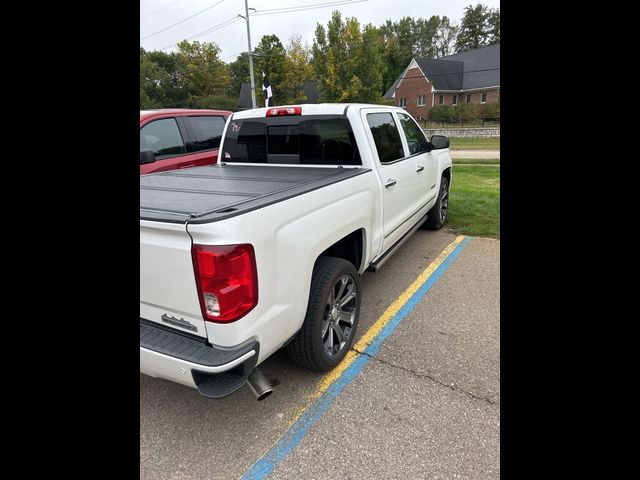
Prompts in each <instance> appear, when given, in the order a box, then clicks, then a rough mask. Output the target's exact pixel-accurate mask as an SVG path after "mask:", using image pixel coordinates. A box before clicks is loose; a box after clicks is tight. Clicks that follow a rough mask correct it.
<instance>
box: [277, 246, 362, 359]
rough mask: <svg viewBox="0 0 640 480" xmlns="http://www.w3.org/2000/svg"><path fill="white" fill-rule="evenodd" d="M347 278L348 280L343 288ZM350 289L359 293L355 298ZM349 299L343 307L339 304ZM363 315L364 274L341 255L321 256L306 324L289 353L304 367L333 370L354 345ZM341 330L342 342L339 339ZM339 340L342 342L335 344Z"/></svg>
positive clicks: (290, 344)
mask: <svg viewBox="0 0 640 480" xmlns="http://www.w3.org/2000/svg"><path fill="white" fill-rule="evenodd" d="M345 278H346V279H347V280H346V283H344V286H343V287H342V284H343V279H345ZM341 288H342V289H341ZM350 288H351V290H350ZM350 291H351V292H354V293H355V297H353V298H351V299H348V297H349V295H350V293H349V292H350ZM336 297H338V298H336ZM347 299H348V301H345V302H344V305H343V306H342V307H339V306H338V305H339V304H340V303H341V301H342V300H347ZM359 317H360V276H359V275H358V272H357V271H356V269H355V267H354V266H353V265H352V264H351V263H349V262H347V261H346V260H342V259H341V258H334V257H320V258H318V260H317V262H316V264H315V266H314V268H313V276H312V278H311V291H310V292H309V303H308V304H307V314H306V316H305V319H304V323H303V324H302V328H301V329H300V331H299V332H298V334H297V335H296V336H295V337H294V339H293V340H292V341H291V342H290V343H289V344H288V345H287V346H286V352H287V354H288V355H289V357H290V358H291V359H292V360H293V361H294V362H296V363H297V364H299V365H300V366H302V367H305V368H308V369H310V370H319V371H327V370H331V369H332V368H334V367H335V366H336V365H338V364H339V363H340V362H341V361H342V359H343V358H344V356H345V355H346V354H347V352H348V351H349V349H350V348H351V345H353V339H354V337H355V332H356V327H357V326H358V319H359ZM347 318H348V319H347ZM350 322H351V323H350ZM338 330H339V331H340V333H341V334H342V341H339V339H340V336H339V335H340V333H339V332H338ZM329 336H330V337H329ZM336 340H338V345H335V341H336ZM329 344H330V346H329ZM336 349H337V350H336ZM330 351H331V352H333V353H330Z"/></svg>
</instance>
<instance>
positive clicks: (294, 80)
mask: <svg viewBox="0 0 640 480" xmlns="http://www.w3.org/2000/svg"><path fill="white" fill-rule="evenodd" d="M313 77H314V74H313V67H312V66H311V52H310V50H309V48H308V47H306V46H304V45H303V44H302V37H301V36H300V35H297V34H294V35H293V36H292V37H291V38H290V39H289V43H288V44H287V55H286V57H285V61H284V72H283V78H282V81H281V83H280V87H281V89H280V96H281V101H280V102H279V104H280V105H284V104H293V103H304V102H305V101H306V100H308V99H307V97H306V95H305V94H304V85H305V82H307V81H309V80H312V79H313Z"/></svg>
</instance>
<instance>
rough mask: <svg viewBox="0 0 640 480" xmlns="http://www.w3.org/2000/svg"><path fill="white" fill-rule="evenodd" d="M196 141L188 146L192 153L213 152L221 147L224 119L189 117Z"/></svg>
mask: <svg viewBox="0 0 640 480" xmlns="http://www.w3.org/2000/svg"><path fill="white" fill-rule="evenodd" d="M189 123H190V124H191V131H192V134H193V136H194V137H195V138H194V141H192V142H189V143H188V144H187V149H188V150H189V151H190V152H199V151H200V150H211V149H213V148H218V147H219V146H220V140H222V131H223V130H224V124H225V119H224V117H201V116H198V117H189Z"/></svg>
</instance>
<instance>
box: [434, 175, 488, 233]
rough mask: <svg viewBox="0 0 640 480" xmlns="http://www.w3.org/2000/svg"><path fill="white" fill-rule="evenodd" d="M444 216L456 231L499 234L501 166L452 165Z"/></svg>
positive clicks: (448, 225) (448, 224)
mask: <svg viewBox="0 0 640 480" xmlns="http://www.w3.org/2000/svg"><path fill="white" fill-rule="evenodd" d="M447 216H448V218H447V223H446V226H447V227H448V228H450V229H452V230H453V231H454V232H455V233H458V234H464V235H475V236H479V237H493V238H500V168H496V167H482V166H481V167H474V166H467V165H460V166H457V167H453V182H452V186H451V192H450V195H449V212H448V215H447Z"/></svg>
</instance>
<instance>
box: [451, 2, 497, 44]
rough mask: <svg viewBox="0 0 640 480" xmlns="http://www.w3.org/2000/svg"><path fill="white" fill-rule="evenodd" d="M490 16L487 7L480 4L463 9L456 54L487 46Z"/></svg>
mask: <svg viewBox="0 0 640 480" xmlns="http://www.w3.org/2000/svg"><path fill="white" fill-rule="evenodd" d="M490 15H491V10H490V9H489V7H487V6H486V5H482V4H481V3H478V4H477V5H476V6H475V7H474V6H472V5H469V6H467V7H465V8H464V15H463V16H462V20H461V22H460V30H459V31H458V37H457V39H456V53H460V52H466V51H467V50H472V49H474V48H479V47H483V46H485V45H487V44H488V42H489V16H490Z"/></svg>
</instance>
